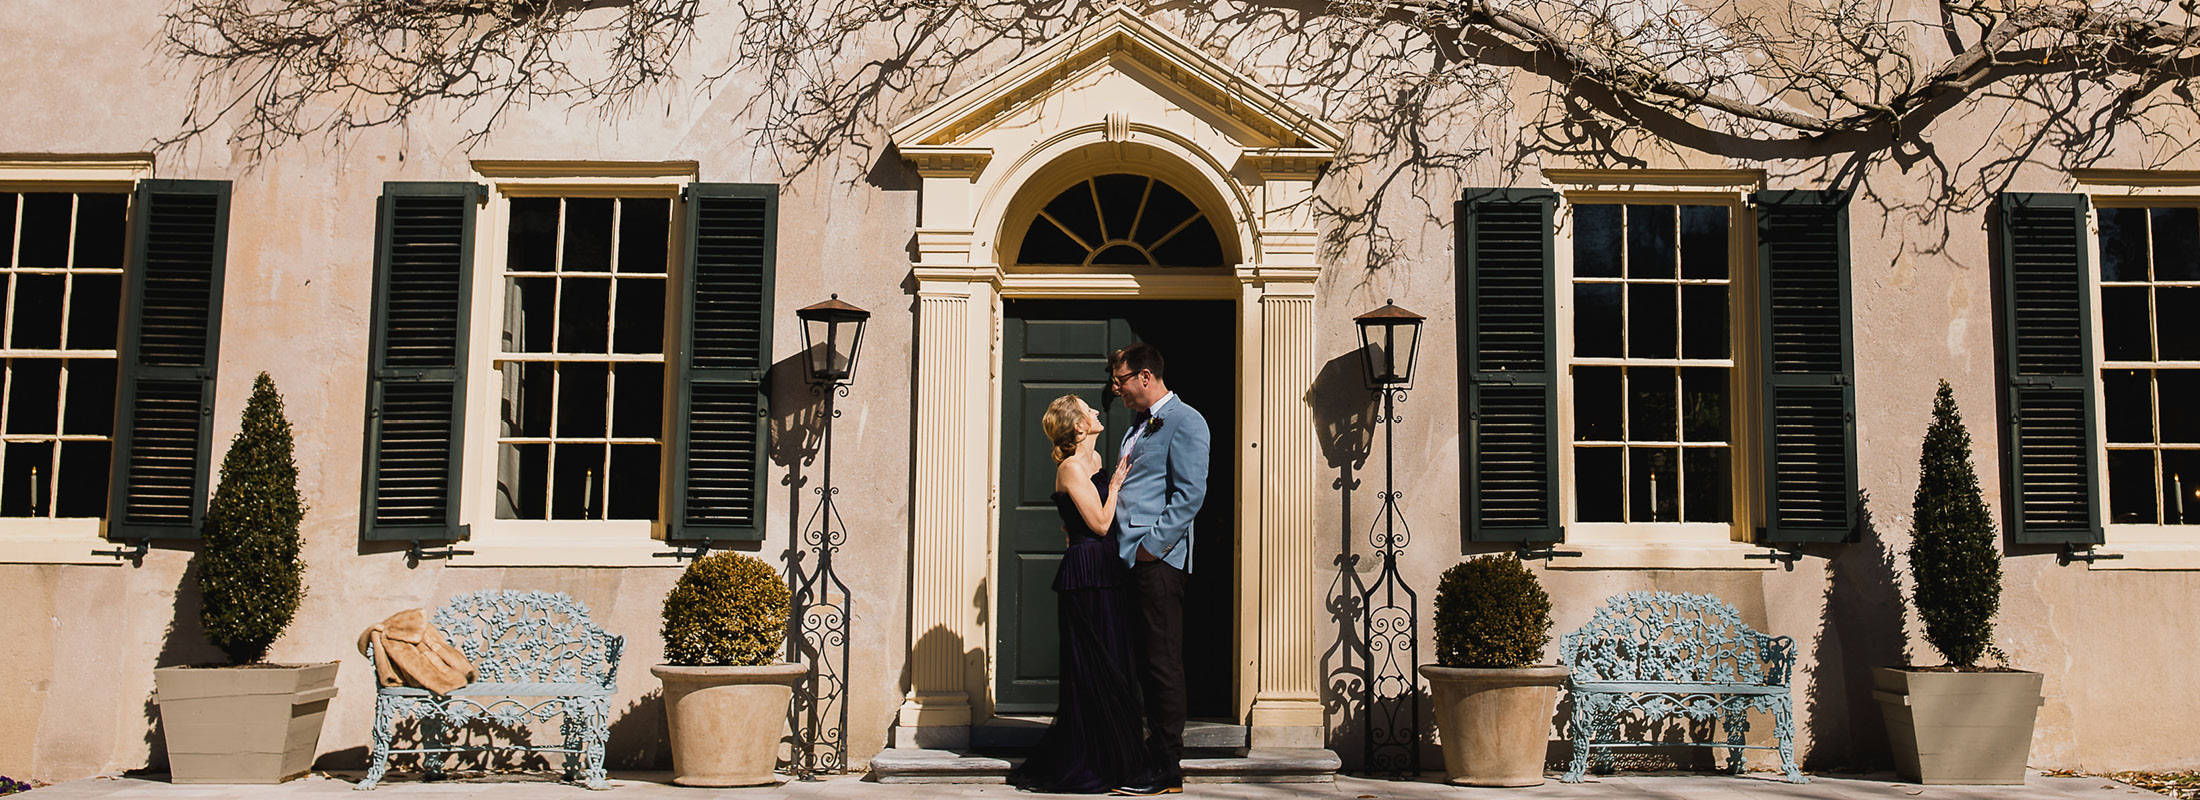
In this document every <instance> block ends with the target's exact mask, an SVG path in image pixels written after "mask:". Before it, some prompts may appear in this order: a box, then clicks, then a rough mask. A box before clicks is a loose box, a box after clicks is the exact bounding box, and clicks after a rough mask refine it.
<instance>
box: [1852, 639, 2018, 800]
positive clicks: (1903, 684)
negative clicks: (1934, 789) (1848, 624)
mask: <svg viewBox="0 0 2200 800" xmlns="http://www.w3.org/2000/svg"><path fill="white" fill-rule="evenodd" d="M2041 677H2042V676H2041V675H2040V674H2039V673H2037V672H1915V671H1911V670H1905V669H1893V668H1888V667H1879V668H1876V669H1873V670H1872V684H1873V692H1872V696H1874V697H1876V698H1878V699H1879V710H1880V712H1881V713H1882V714H1884V715H1885V716H1886V718H1887V743H1888V745H1889V746H1890V747H1892V748H1893V750H1894V761H1895V769H1896V771H1898V772H1900V773H1902V777H1904V778H1907V779H1909V780H1913V781H1916V782H1918V783H1925V784H1994V785H2016V784H2022V783H2024V766H2025V765H2024V762H2025V759H2026V758H2027V757H2028V756H2030V755H2031V753H2032V723H2033V722H2034V721H2035V720H2036V719H2037V718H2038V717H2039V711H2040V704H2041V703H2042V702H2045V701H2044V699H2043V698H2042V697H2041V696H2040V682H2041Z"/></svg>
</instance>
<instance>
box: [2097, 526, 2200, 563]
mask: <svg viewBox="0 0 2200 800" xmlns="http://www.w3.org/2000/svg"><path fill="white" fill-rule="evenodd" d="M2107 538H2108V543H2107V544H2103V545H2101V546H2100V547H2099V548H2097V549H2096V550H2095V552H2098V553H2103V554H2111V555H2120V556H2123V558H2117V559H2096V560H2094V561H2089V562H2086V569H2088V570H2096V569H2099V570H2196V571H2200V526H2192V525H2140V526H2113V527H2110V528H2109V529H2108V536H2107Z"/></svg>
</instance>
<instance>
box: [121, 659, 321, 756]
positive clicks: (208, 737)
mask: <svg viewBox="0 0 2200 800" xmlns="http://www.w3.org/2000/svg"><path fill="white" fill-rule="evenodd" d="M153 686H154V694H155V697H156V698H157V700H158V702H159V704H160V726H161V730H162V731H164V732H165V734H166V736H167V743H168V779H169V780H170V781H172V782H174V783H282V782H283V781H287V780H290V779H292V778H296V777H298V776H300V775H304V774H306V772H307V771H309V770H311V769H313V754H314V748H315V747H317V746H318V745H319V744H320V743H321V719H322V718H323V717H326V716H328V703H329V700H330V699H332V698H334V697H336V662H334V661H330V662H327V663H325V664H301V665H287V664H284V665H262V666H253V667H164V668H161V669H156V670H153Z"/></svg>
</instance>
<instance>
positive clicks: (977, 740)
mask: <svg viewBox="0 0 2200 800" xmlns="http://www.w3.org/2000/svg"><path fill="white" fill-rule="evenodd" d="M1053 722H1054V718H1053V717H1050V716H1041V715H1001V716H996V717H994V718H992V719H989V720H986V721H985V722H984V723H981V724H978V725H973V726H971V728H970V749H972V750H974V751H978V752H998V751H1002V750H1027V749H1030V748H1032V747H1033V746H1036V745H1038V744H1039V736H1040V735H1042V734H1044V733H1046V730H1047V726H1048V725H1049V724H1052V723H1053ZM1251 731H1252V729H1251V728H1248V727H1246V726H1244V725H1233V724H1230V723H1227V722H1214V721H1211V720H1198V719H1195V720H1187V721H1185V723H1184V747H1185V748H1186V749H1188V750H1235V751H1239V752H1243V751H1244V750H1245V748H1246V747H1247V746H1249V745H1250V744H1251V738H1252V733H1251Z"/></svg>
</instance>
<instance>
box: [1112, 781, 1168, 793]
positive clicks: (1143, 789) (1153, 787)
mask: <svg viewBox="0 0 2200 800" xmlns="http://www.w3.org/2000/svg"><path fill="white" fill-rule="evenodd" d="M1183 793H1184V781H1182V780H1173V781H1152V782H1149V783H1134V784H1131V785H1129V786H1117V787H1115V791H1112V792H1109V794H1113V795H1121V796H1124V797H1153V796H1155V795H1163V794H1183Z"/></svg>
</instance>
